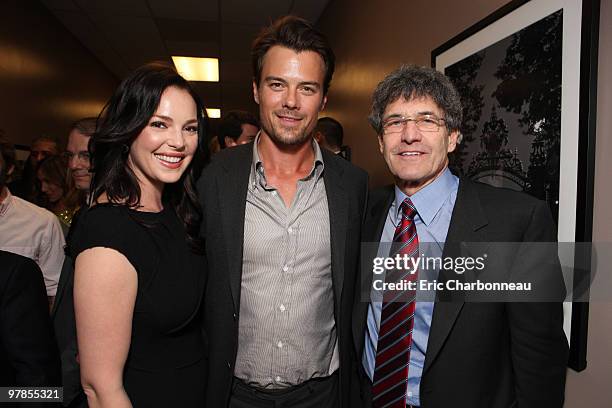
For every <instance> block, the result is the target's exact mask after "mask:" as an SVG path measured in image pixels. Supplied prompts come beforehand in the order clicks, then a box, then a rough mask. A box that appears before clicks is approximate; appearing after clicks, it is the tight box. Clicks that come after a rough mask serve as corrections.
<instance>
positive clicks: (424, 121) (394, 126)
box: [382, 115, 444, 135]
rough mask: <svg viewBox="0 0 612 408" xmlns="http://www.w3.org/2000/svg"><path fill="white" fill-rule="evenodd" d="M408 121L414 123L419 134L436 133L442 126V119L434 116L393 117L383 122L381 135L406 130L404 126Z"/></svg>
mask: <svg viewBox="0 0 612 408" xmlns="http://www.w3.org/2000/svg"><path fill="white" fill-rule="evenodd" d="M410 121H412V122H414V124H415V126H416V127H417V129H418V130H420V131H421V132H437V131H438V129H440V126H442V122H444V119H441V118H438V117H437V116H434V115H417V116H415V117H414V118H407V117H404V116H394V117H392V118H389V119H387V120H386V121H384V122H383V124H382V127H383V134H385V135H390V134H394V133H402V132H404V131H405V130H406V126H407V124H408V122H410Z"/></svg>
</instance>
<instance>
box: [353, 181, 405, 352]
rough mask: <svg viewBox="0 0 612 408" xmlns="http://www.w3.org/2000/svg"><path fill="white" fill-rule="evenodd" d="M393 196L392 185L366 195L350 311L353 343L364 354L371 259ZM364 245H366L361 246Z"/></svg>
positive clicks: (376, 248)
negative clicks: (359, 257) (351, 312)
mask: <svg viewBox="0 0 612 408" xmlns="http://www.w3.org/2000/svg"><path fill="white" fill-rule="evenodd" d="M394 197H395V194H394V190H393V186H390V187H386V188H385V189H384V190H383V191H382V192H381V194H380V195H376V196H374V195H372V194H370V195H369V199H368V201H369V205H368V209H367V211H366V216H365V218H364V223H363V227H362V234H361V242H362V248H361V250H362V251H363V252H362V254H361V259H360V268H359V270H360V279H359V281H358V282H357V286H356V288H357V293H356V294H355V310H354V312H353V319H354V320H353V342H354V343H355V350H357V352H358V353H359V354H358V355H359V356H361V355H363V341H364V336H365V330H366V320H367V314H368V304H369V300H368V301H366V299H369V298H370V296H369V294H370V290H371V288H372V278H373V277H372V269H371V265H372V259H374V257H376V255H377V252H378V243H379V241H380V237H381V235H382V231H383V228H384V226H385V219H386V218H387V213H388V212H389V207H390V206H391V203H392V202H393V199H394ZM364 244H365V245H364Z"/></svg>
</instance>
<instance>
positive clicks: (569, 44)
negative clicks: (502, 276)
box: [431, 0, 600, 371]
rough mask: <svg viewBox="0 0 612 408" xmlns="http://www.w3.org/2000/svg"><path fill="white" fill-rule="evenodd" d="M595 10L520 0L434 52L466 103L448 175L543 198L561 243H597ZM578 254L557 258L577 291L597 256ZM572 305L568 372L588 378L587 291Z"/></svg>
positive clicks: (593, 1) (582, 0)
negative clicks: (584, 372)
mask: <svg viewBox="0 0 612 408" xmlns="http://www.w3.org/2000/svg"><path fill="white" fill-rule="evenodd" d="M599 5H600V1H599V0H531V1H528V0H514V1H511V2H509V3H508V4H506V5H505V6H503V7H501V8H500V9H498V10H496V11H495V12H493V13H492V14H490V15H489V16H487V17H485V18H484V19H482V20H481V21H479V22H477V23H476V24H474V25H472V26H471V27H469V28H468V29H466V30H464V31H463V32H461V33H460V34H458V35H456V36H455V37H453V38H452V39H450V40H448V41H447V42H445V43H444V44H442V45H441V46H439V47H438V48H436V49H434V50H433V51H432V53H431V65H432V67H434V68H436V69H437V70H438V71H441V72H443V73H445V74H446V75H447V76H449V77H450V78H451V80H452V81H453V82H454V83H455V86H456V87H457V89H458V91H459V93H460V95H461V98H462V102H463V105H464V124H463V128H462V129H461V132H462V137H463V142H462V143H461V144H460V145H459V146H460V147H459V151H456V152H454V153H453V154H454V156H453V157H452V158H451V169H453V171H454V172H456V173H457V172H458V173H460V174H461V175H463V176H466V177H470V178H473V179H477V180H480V181H484V182H488V183H490V184H495V185H499V186H502V187H509V188H513V189H516V190H522V191H526V192H527V193H529V194H532V195H534V196H536V197H538V198H540V199H544V200H545V201H547V203H548V204H549V207H550V209H551V212H552V214H553V216H554V218H555V220H556V221H557V225H558V241H559V242H560V243H574V242H575V243H584V242H586V243H590V242H591V241H592V230H593V191H594V171H595V128H596V103H597V60H598V59H597V57H598V55H597V53H598V40H599V38H598V37H599ZM478 142H480V143H478ZM561 245H565V244H561ZM575 248H576V249H575V250H573V251H560V252H559V256H560V260H561V263H562V265H569V266H570V267H571V266H573V271H574V273H573V277H571V278H570V280H571V282H566V285H567V286H568V287H569V288H574V289H576V288H577V287H578V286H580V285H582V283H583V282H584V281H585V279H586V281H587V282H588V281H589V279H590V265H591V251H590V250H585V246H584V245H575ZM589 248H590V246H589ZM568 252H571V253H570V254H569V256H568ZM584 265H587V266H586V267H585V266H584ZM585 274H586V277H585ZM573 293H576V292H575V291H574V292H573ZM572 300H573V301H572V302H566V303H565V304H564V311H565V322H564V323H565V324H564V330H565V332H566V335H567V336H568V339H569V343H570V358H569V361H568V366H569V367H570V368H572V369H573V370H575V371H582V370H584V369H585V368H586V365H587V359H586V352H587V333H588V314H589V303H588V301H585V295H584V293H583V294H582V295H581V298H580V299H578V298H576V297H572ZM578 300H580V301H578ZM586 300H588V293H587V296H586Z"/></svg>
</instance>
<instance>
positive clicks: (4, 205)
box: [0, 187, 13, 217]
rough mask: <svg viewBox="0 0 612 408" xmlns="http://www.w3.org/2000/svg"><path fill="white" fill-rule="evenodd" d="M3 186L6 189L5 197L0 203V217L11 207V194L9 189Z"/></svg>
mask: <svg viewBox="0 0 612 408" xmlns="http://www.w3.org/2000/svg"><path fill="white" fill-rule="evenodd" d="M4 188H5V189H6V197H5V198H4V201H2V202H1V203H0V217H2V216H3V215H5V214H6V213H7V211H8V210H9V208H10V207H11V203H12V202H13V196H12V194H11V191H10V190H9V189H8V187H4Z"/></svg>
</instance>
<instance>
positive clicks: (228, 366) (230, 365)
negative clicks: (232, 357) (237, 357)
mask: <svg viewBox="0 0 612 408" xmlns="http://www.w3.org/2000/svg"><path fill="white" fill-rule="evenodd" d="M227 368H230V369H231V368H232V364H231V363H230V362H229V361H228V362H227Z"/></svg>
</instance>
